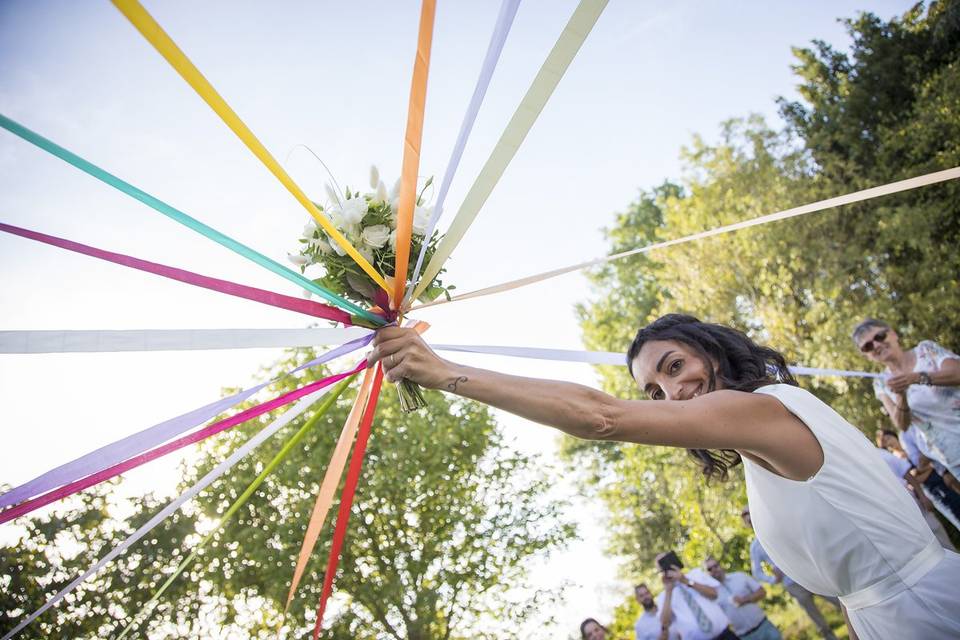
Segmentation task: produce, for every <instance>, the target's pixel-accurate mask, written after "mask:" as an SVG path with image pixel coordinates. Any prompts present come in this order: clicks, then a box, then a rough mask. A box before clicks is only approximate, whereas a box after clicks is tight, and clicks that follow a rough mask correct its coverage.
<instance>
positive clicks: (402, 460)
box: [3, 351, 573, 640]
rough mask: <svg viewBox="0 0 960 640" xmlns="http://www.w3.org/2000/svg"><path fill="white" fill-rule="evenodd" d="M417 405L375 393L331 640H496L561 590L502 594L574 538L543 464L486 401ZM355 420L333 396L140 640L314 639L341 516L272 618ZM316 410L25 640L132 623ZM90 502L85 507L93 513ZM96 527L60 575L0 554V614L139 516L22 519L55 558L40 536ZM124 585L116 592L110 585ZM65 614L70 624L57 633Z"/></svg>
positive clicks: (245, 428) (36, 562)
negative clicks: (328, 471)
mask: <svg viewBox="0 0 960 640" xmlns="http://www.w3.org/2000/svg"><path fill="white" fill-rule="evenodd" d="M312 357H313V354H312V353H309V352H305V351H301V352H297V353H295V354H292V355H291V356H290V357H289V358H287V359H286V360H285V361H283V362H278V363H277V364H276V365H275V366H273V367H271V368H270V370H268V371H265V372H264V373H265V375H268V376H269V377H275V376H276V375H277V374H278V373H279V372H280V371H287V370H290V369H291V368H293V367H294V366H296V365H299V364H302V363H303V362H305V361H306V360H307V359H309V358H312ZM325 373H326V372H323V371H315V372H308V374H307V376H306V379H304V378H301V379H299V380H294V379H285V380H283V381H282V382H280V383H278V384H276V385H274V386H273V387H272V390H273V391H274V392H281V391H287V390H290V389H292V388H293V387H294V385H295V384H296V385H300V384H303V383H304V382H305V381H307V380H309V379H312V377H313V376H315V375H316V376H319V375H324V374H325ZM427 399H428V403H429V407H428V408H427V409H426V410H424V411H422V412H419V413H415V414H403V413H402V412H401V411H400V408H399V405H398V402H397V399H396V393H395V392H394V390H393V389H392V387H391V386H390V385H386V386H385V388H384V392H383V394H382V395H381V401H380V405H379V406H378V410H377V418H376V420H375V422H374V428H373V432H372V435H371V439H370V444H369V447H368V450H367V456H366V460H365V463H364V470H363V476H362V478H361V482H360V486H359V489H358V492H357V496H356V500H355V503H354V507H353V512H352V518H351V521H350V530H349V533H348V537H347V542H346V544H345V546H344V551H343V555H342V559H341V564H340V567H341V569H340V571H339V575H338V576H337V581H336V585H335V592H334V597H333V598H332V599H331V604H330V606H329V607H328V611H327V614H326V616H325V617H326V625H325V626H326V627H327V631H326V632H325V637H332V638H344V639H345V638H369V639H373V638H378V639H379V638H405V639H410V640H433V639H458V638H466V637H472V638H485V637H494V635H495V634H496V633H497V629H498V628H499V627H501V626H504V627H509V625H515V624H519V623H521V622H522V621H523V620H524V619H525V618H526V617H528V616H529V615H531V614H533V613H534V612H536V613H540V612H539V611H537V609H538V606H539V604H538V603H543V602H546V601H547V600H548V599H549V598H550V597H552V596H555V595H556V594H554V593H550V592H543V593H539V592H538V593H535V594H534V595H533V596H529V595H525V596H523V597H522V598H521V597H520V596H518V595H517V594H516V593H514V592H512V589H514V588H515V587H517V586H521V585H523V582H524V575H525V567H526V566H527V561H529V560H532V559H533V558H534V557H540V556H543V555H544V554H548V553H549V552H550V551H552V550H554V549H557V548H559V547H560V546H561V545H563V544H564V543H565V542H566V541H568V540H569V539H570V538H571V537H572V535H573V529H572V527H571V526H570V525H569V524H567V523H566V522H564V521H563V519H562V517H561V512H562V509H563V507H564V505H563V503H562V502H558V501H556V500H553V499H548V498H547V495H546V494H547V491H548V489H549V487H550V486H551V485H552V478H551V475H550V473H549V469H548V468H546V467H545V466H544V464H543V462H542V461H540V460H538V459H535V458H531V457H528V456H525V455H522V454H519V453H517V452H516V451H515V450H512V449H511V448H510V447H509V446H508V445H507V444H506V443H505V442H504V440H503V438H502V436H501V434H500V431H499V429H498V427H497V425H496V424H495V422H494V420H493V418H492V416H491V414H490V413H489V411H488V410H487V409H486V408H485V407H483V406H481V405H479V404H476V403H473V402H468V401H463V400H457V399H452V398H450V397H447V396H445V395H442V394H439V393H431V394H428V396H427ZM348 409H349V403H348V402H347V400H346V399H342V400H341V401H340V402H339V405H338V406H336V407H335V408H334V409H332V410H331V411H330V412H329V413H328V414H327V416H326V417H324V418H323V419H322V420H321V421H320V423H319V424H318V427H317V428H316V429H315V430H314V431H313V432H312V433H311V434H310V435H309V436H308V437H307V438H306V439H305V440H304V445H303V446H302V448H300V449H299V450H298V451H295V452H294V453H292V454H291V455H290V457H289V458H287V460H285V461H284V463H283V464H282V465H281V466H280V468H278V469H277V471H276V472H275V473H274V474H272V475H271V476H270V477H268V479H267V481H266V482H264V484H263V485H261V487H260V489H259V490H258V491H257V492H256V493H255V494H254V496H253V497H252V498H251V499H250V501H249V502H247V503H246V505H245V506H244V507H243V508H242V509H241V510H240V511H239V512H238V514H237V516H236V517H235V518H234V519H233V520H231V521H230V522H229V523H227V524H226V526H225V527H224V528H223V529H222V530H221V531H220V532H218V533H217V534H216V535H215V536H214V537H213V539H212V540H211V542H210V543H209V545H208V546H207V547H206V548H204V549H203V551H202V552H201V553H200V555H199V558H198V560H197V561H196V562H195V563H194V564H193V565H191V566H190V568H189V569H187V570H186V571H185V572H184V574H183V575H181V576H180V577H179V578H178V579H177V581H176V582H175V583H174V588H173V590H172V591H170V592H168V593H167V594H165V595H164V596H163V597H162V598H161V600H160V601H159V603H158V605H157V606H156V607H155V608H154V610H153V611H152V612H151V613H150V614H149V618H148V619H147V620H146V621H145V622H141V623H140V624H139V625H138V629H139V630H140V632H141V633H143V634H145V635H148V636H149V637H156V638H160V637H197V636H202V635H209V634H211V633H217V634H218V635H226V634H227V632H228V631H229V632H230V633H232V634H235V637H250V638H273V637H276V634H277V631H278V628H279V629H284V628H285V629H286V631H287V632H290V633H291V634H292V635H293V636H295V637H300V636H302V634H303V633H305V632H306V631H308V630H309V629H312V626H313V622H314V620H315V609H316V605H317V600H318V598H319V595H320V588H321V585H322V580H323V572H324V568H325V566H326V565H325V561H326V554H327V551H328V549H329V545H330V537H331V535H332V528H333V527H332V519H333V518H334V517H335V513H334V514H332V515H331V521H330V522H328V524H327V526H326V527H325V529H324V533H323V534H322V535H321V538H320V541H319V543H318V545H317V548H316V551H315V552H314V555H313V557H312V559H311V561H310V564H309V565H308V567H307V572H306V574H305V577H304V580H303V582H302V583H301V586H300V589H299V591H298V593H297V597H296V599H295V601H294V603H293V606H292V607H291V610H290V613H289V615H288V616H287V618H286V620H285V622H284V620H283V619H282V616H281V612H282V610H283V605H284V602H285V600H286V595H287V588H288V586H289V584H290V578H291V576H292V574H293V567H294V564H295V561H296V556H297V554H298V552H299V549H300V543H301V541H302V539H303V534H304V530H305V528H306V523H307V519H308V517H309V514H310V512H311V510H312V507H313V501H314V499H315V496H316V493H317V491H318V490H319V483H320V480H321V478H322V475H323V471H324V469H325V467H326V464H327V461H328V460H329V457H330V455H331V453H332V450H333V447H334V445H335V443H336V439H337V436H338V434H339V429H340V427H341V426H342V425H343V422H344V420H345V419H346V414H347V411H348ZM309 414H310V412H309V411H308V412H306V413H305V415H304V416H303V417H302V418H300V419H298V420H295V421H294V422H293V423H291V425H289V426H287V427H286V428H285V429H284V430H283V431H281V432H279V433H278V434H277V436H275V438H274V439H273V440H272V441H268V442H267V443H265V444H264V445H262V446H261V447H260V448H259V449H258V450H257V451H255V452H254V453H252V454H251V455H249V456H247V457H246V458H244V459H243V460H242V461H241V462H240V463H238V464H237V465H236V466H235V467H234V468H233V469H232V470H231V472H230V473H229V474H228V475H227V476H226V477H225V478H223V479H221V480H219V481H218V482H217V483H216V484H214V485H213V486H212V487H211V488H210V489H209V490H207V491H206V492H204V493H203V494H201V496H199V497H198V499H197V500H196V502H195V503H194V504H193V505H192V507H191V508H190V509H188V510H187V512H186V513H179V514H177V515H175V516H173V517H171V518H169V519H168V520H167V521H165V522H164V523H163V524H162V525H161V526H160V527H158V528H157V529H155V533H153V534H152V535H151V536H150V538H151V539H150V540H149V541H148V543H147V544H142V543H141V544H139V545H137V546H135V547H134V548H133V549H132V550H131V553H129V554H128V555H127V556H124V557H123V560H122V562H121V563H119V564H121V565H122V567H124V570H123V572H122V573H121V574H120V575H117V574H116V573H115V572H116V568H110V569H107V570H105V571H104V574H103V582H98V583H96V584H95V588H94V589H90V590H88V591H87V592H86V594H85V597H84V598H82V599H78V598H75V599H73V600H72V601H71V602H69V603H66V604H67V606H66V607H62V609H63V611H58V613H57V614H56V616H54V615H49V614H48V615H46V616H44V617H43V618H41V620H38V621H37V623H36V624H35V626H34V627H32V633H37V634H39V636H35V637H40V636H42V637H49V636H50V635H51V633H50V632H51V631H53V630H57V631H63V630H64V629H77V630H78V631H77V633H75V634H72V633H71V634H68V635H70V637H84V636H86V637H94V636H104V635H107V634H108V633H109V632H110V631H111V630H114V631H115V630H116V629H117V628H118V626H122V625H123V624H125V623H126V622H127V621H128V620H129V616H130V615H131V614H134V613H136V612H137V611H139V610H140V609H141V607H142V606H143V603H144V602H145V601H146V600H147V599H148V598H149V596H150V595H151V594H152V592H153V590H154V589H155V587H156V586H157V585H158V584H159V582H162V579H161V578H162V577H163V576H165V575H166V574H168V572H169V571H170V569H171V568H172V567H173V566H174V565H175V564H176V563H177V562H178V561H179V560H180V559H181V557H182V556H181V554H182V553H183V552H184V550H185V549H186V548H188V547H190V546H191V545H193V544H196V542H197V541H198V540H199V538H200V535H199V533H198V532H205V531H207V530H209V527H210V526H211V524H212V523H213V522H215V521H216V519H217V518H218V516H219V515H220V514H222V513H223V512H224V511H225V510H226V509H227V508H228V507H229V505H230V504H231V503H232V502H233V501H234V500H235V499H236V497H237V496H238V495H239V494H240V493H241V492H242V491H243V490H244V489H245V487H246V486H247V484H248V483H249V482H250V481H251V480H252V479H253V477H254V476H255V475H256V474H257V473H258V472H259V471H260V470H261V469H262V468H263V466H264V465H265V464H266V462H267V461H268V460H269V459H270V458H271V457H272V456H273V455H274V453H275V452H276V451H277V450H278V449H279V447H280V446H281V441H282V440H283V439H284V438H285V437H289V435H291V434H292V433H293V432H294V431H295V430H296V429H298V428H299V426H300V425H302V422H303V420H305V419H306V418H307V417H309ZM269 419H270V418H269V416H263V417H261V418H259V419H257V420H254V421H251V422H250V423H247V424H244V425H242V426H239V427H237V428H235V429H233V430H231V431H229V432H227V433H224V434H222V435H220V436H218V437H216V438H214V439H212V440H211V441H209V442H208V444H207V445H206V446H205V447H204V449H203V452H202V455H201V456H200V459H199V461H198V462H197V463H196V464H192V465H189V466H186V467H184V468H183V470H182V471H183V481H182V484H181V487H180V488H181V489H185V488H186V487H188V486H189V485H192V484H193V483H194V482H195V481H196V479H197V478H199V477H200V476H202V475H203V474H205V473H206V472H207V471H208V470H209V469H210V468H212V467H213V466H214V465H216V464H217V463H218V462H219V461H220V460H222V459H223V458H224V457H225V456H226V455H228V454H229V452H230V451H232V450H233V449H234V448H235V447H236V446H238V445H239V444H240V443H242V442H243V441H244V440H245V439H247V438H249V437H250V436H251V435H252V434H253V433H255V432H256V431H257V430H259V429H261V428H263V427H264V426H266V424H267V423H268V421H269ZM87 502H88V504H85V507H86V506H89V507H91V508H94V507H96V505H97V504H99V503H90V502H89V500H88V501H87ZM156 510H157V503H156V502H155V501H149V500H148V501H146V502H145V504H144V509H143V510H142V511H140V512H139V513H138V515H137V516H136V517H135V518H134V520H137V521H139V520H141V519H142V520H145V519H146V518H148V517H150V516H151V515H152V513H154V512H155V511H156ZM98 513H100V512H98ZM91 518H92V519H93V520H92V521H93V522H95V523H96V527H94V528H91V529H89V535H82V536H81V535H78V536H76V540H74V542H73V544H74V545H75V546H76V547H77V548H78V549H80V556H82V557H80V556H78V557H77V558H76V559H75V561H73V562H72V563H71V564H69V565H65V564H63V561H62V560H61V559H60V558H56V559H54V558H48V559H46V560H45V559H44V556H43V553H42V552H41V551H38V550H36V549H34V548H33V547H31V548H30V549H24V548H22V546H17V547H10V548H6V549H3V554H4V556H3V558H4V560H3V561H4V562H5V563H7V564H12V563H17V565H18V566H20V567H26V568H27V570H26V572H25V573H24V574H23V575H22V576H21V577H20V578H19V579H18V584H17V585H16V587H17V588H16V589H14V590H13V591H15V592H16V593H8V595H7V596H6V597H7V598H14V600H13V602H11V604H9V605H7V606H6V607H5V609H4V610H5V611H6V615H7V616H8V619H11V618H17V617H19V615H21V613H22V612H23V611H31V610H33V609H34V608H36V607H37V606H39V605H40V604H42V602H43V599H44V598H43V594H44V593H45V591H44V590H43V589H41V586H42V585H46V584H48V583H52V582H54V581H59V582H57V584H60V583H62V582H63V581H64V580H68V579H70V578H72V577H73V576H74V575H75V574H76V573H77V572H78V571H79V569H80V567H81V566H85V565H86V564H87V563H88V562H89V561H90V560H91V559H92V558H93V557H94V556H96V555H98V554H99V553H101V552H103V551H104V550H105V549H107V548H109V546H108V545H112V544H115V543H116V541H117V539H118V538H119V537H120V531H116V532H114V531H113V529H114V528H118V529H122V531H123V532H128V531H127V530H128V529H129V527H130V526H133V521H131V522H130V523H123V522H118V521H117V520H115V519H111V518H108V517H107V515H106V514H105V513H100V515H99V516H95V515H91V513H90V512H88V511H87V509H85V508H84V509H80V510H79V511H76V512H72V513H71V514H68V515H66V516H64V517H60V516H54V517H52V518H51V519H49V520H47V519H43V518H41V519H36V520H27V521H26V522H25V525H26V526H27V527H28V528H30V529H32V530H39V529H42V530H43V531H45V532H47V533H46V534H45V535H46V536H47V537H46V538H44V539H39V538H35V542H34V543H33V544H35V545H40V546H41V547H46V548H47V553H48V554H49V553H53V551H50V548H51V545H50V541H52V540H54V539H55V538H56V537H57V536H60V535H62V534H61V533H58V532H60V531H61V530H70V529H71V527H76V526H80V525H77V524H74V522H75V521H80V522H87V521H90V519H91ZM105 532H108V533H110V535H104V534H105ZM59 542H60V540H59V538H58V539H57V543H58V544H57V545H56V547H57V548H59V547H60V544H59ZM31 549H32V550H31ZM118 584H122V585H124V589H125V590H120V591H117V590H116V587H117V585H118ZM45 588H46V589H48V587H45ZM95 591H96V592H99V593H95ZM64 620H69V621H70V625H73V626H63V621H64ZM5 624H6V623H5ZM283 624H285V627H282V626H281V625H283ZM8 628H9V627H8ZM93 630H95V631H93ZM61 635H62V634H61ZM27 637H30V636H27Z"/></svg>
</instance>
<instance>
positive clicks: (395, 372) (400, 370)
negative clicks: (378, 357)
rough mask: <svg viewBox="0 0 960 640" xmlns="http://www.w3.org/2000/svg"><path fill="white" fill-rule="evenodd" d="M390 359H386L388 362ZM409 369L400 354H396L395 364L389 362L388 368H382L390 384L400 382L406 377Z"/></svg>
mask: <svg viewBox="0 0 960 640" xmlns="http://www.w3.org/2000/svg"><path fill="white" fill-rule="evenodd" d="M391 359H392V358H387V362H389V361H390V360H391ZM409 368H410V365H409V363H407V362H406V361H405V360H404V359H403V356H402V354H396V362H395V363H394V362H390V363H389V368H386V367H385V368H384V376H386V378H387V380H388V381H390V382H400V381H401V380H403V379H404V378H405V377H406V373H407V370H408V369H409Z"/></svg>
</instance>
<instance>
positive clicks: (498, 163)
mask: <svg viewBox="0 0 960 640" xmlns="http://www.w3.org/2000/svg"><path fill="white" fill-rule="evenodd" d="M606 6H607V0H581V1H580V4H579V5H578V6H577V8H576V10H575V11H574V12H573V15H572V16H570V21H569V22H567V26H566V27H564V29H563V33H561V34H560V37H559V38H558V39H557V42H556V44H554V45H553V49H551V50H550V54H549V55H548V56H547V59H546V60H544V62H543V66H541V67H540V71H539V72H538V73H537V77H536V78H534V79H533V83H532V84H531V85H530V88H529V89H527V93H526V95H525V96H523V100H521V101H520V105H519V106H518V107H517V110H516V111H515V112H514V114H513V117H512V118H510V122H509V123H507V128H506V129H504V131H503V134H502V135H501V136H500V140H499V141H497V146H496V147H494V149H493V151H492V152H491V153H490V157H489V158H487V162H486V164H484V165H483V169H481V170H480V175H478V176H477V179H476V180H475V181H474V183H473V186H472V187H470V191H469V192H468V193H467V196H466V198H464V200H463V204H461V205H460V210H459V211H458V212H457V216H456V217H455V218H454V219H453V221H452V222H451V223H450V228H449V229H447V233H446V235H445V236H444V237H443V240H442V241H441V242H440V246H438V247H437V251H436V253H434V254H433V257H432V258H431V259H430V263H429V264H428V265H427V267H426V269H424V271H423V275H422V276H421V278H420V282H419V283H417V285H416V289H414V291H413V295H412V296H410V301H411V302H412V301H414V300H416V299H417V298H419V297H420V296H421V295H422V294H423V292H424V290H425V289H426V288H427V286H428V285H429V284H430V283H431V282H432V281H433V279H434V278H435V277H437V274H438V273H440V269H441V268H443V263H444V262H446V261H447V258H449V257H450V254H451V253H453V250H454V249H455V248H456V246H457V245H458V244H459V243H460V240H461V239H463V236H464V234H465V233H466V232H467V229H469V228H470V225H471V224H473V221H474V219H476V217H477V214H478V213H479V212H480V208H481V207H483V204H484V203H485V202H486V201H487V198H488V197H489V196H490V193H491V192H492V191H493V188H494V187H495V186H496V185H497V182H499V180H500V177H501V176H502V175H503V172H504V171H505V170H506V169H507V165H509V164H510V161H511V160H513V156H514V155H515V154H516V153H517V150H518V149H519V148H520V145H521V144H522V143H523V140H524V138H526V137H527V134H528V133H529V132H530V129H531V127H533V123H534V122H536V121H537V117H538V116H539V115H540V112H541V111H542V110H543V107H544V106H545V105H546V104H547V100H548V99H549V98H550V96H551V95H552V94H553V90H554V89H556V88H557V84H559V83H560V79H561V78H562V77H563V74H564V73H565V72H566V71H567V68H568V67H569V66H570V63H571V62H572V61H573V58H574V56H576V55H577V51H579V50H580V47H581V45H583V42H584V40H586V39H587V36H588V35H589V34H590V31H591V29H593V25H594V24H596V22H597V19H599V18H600V14H601V13H602V12H603V9H604V7H606ZM398 246H399V244H398Z"/></svg>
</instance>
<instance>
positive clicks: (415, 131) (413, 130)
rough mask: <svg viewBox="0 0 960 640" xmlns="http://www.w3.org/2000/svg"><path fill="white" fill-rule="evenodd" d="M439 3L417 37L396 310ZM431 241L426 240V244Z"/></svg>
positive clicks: (430, 6) (423, 16)
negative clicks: (434, 19)
mask: <svg viewBox="0 0 960 640" xmlns="http://www.w3.org/2000/svg"><path fill="white" fill-rule="evenodd" d="M436 10H437V3H436V0H423V5H421V8H420V33H419V35H418V36H417V57H416V60H414V63H413V80H412V81H411V84H410V106H409V107H408V109H407V132H406V134H405V136H404V139H403V168H402V170H401V172H400V197H399V201H398V203H397V259H396V263H394V272H393V273H394V282H393V299H392V302H393V306H394V308H395V309H399V308H400V304H401V302H403V295H404V293H405V292H406V291H405V289H406V284H407V267H408V266H409V262H410V240H411V237H412V235H413V209H414V207H415V206H416V197H417V173H418V171H419V169H420V143H421V141H422V140H423V114H424V110H425V109H426V102H427V72H428V71H429V69H430V45H431V43H432V41H433V18H434V14H435V13H436ZM427 240H428V238H424V240H423V241H424V242H426V241H427Z"/></svg>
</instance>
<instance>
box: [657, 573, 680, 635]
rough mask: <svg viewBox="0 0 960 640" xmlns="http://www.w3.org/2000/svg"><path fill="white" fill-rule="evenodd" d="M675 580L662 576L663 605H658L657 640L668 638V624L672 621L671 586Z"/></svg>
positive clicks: (674, 583)
mask: <svg viewBox="0 0 960 640" xmlns="http://www.w3.org/2000/svg"><path fill="white" fill-rule="evenodd" d="M674 585H676V581H675V580H671V579H670V578H668V577H667V576H663V605H662V606H661V607H660V636H659V640H670V624H671V623H672V622H673V608H672V606H671V600H673V587H674Z"/></svg>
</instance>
